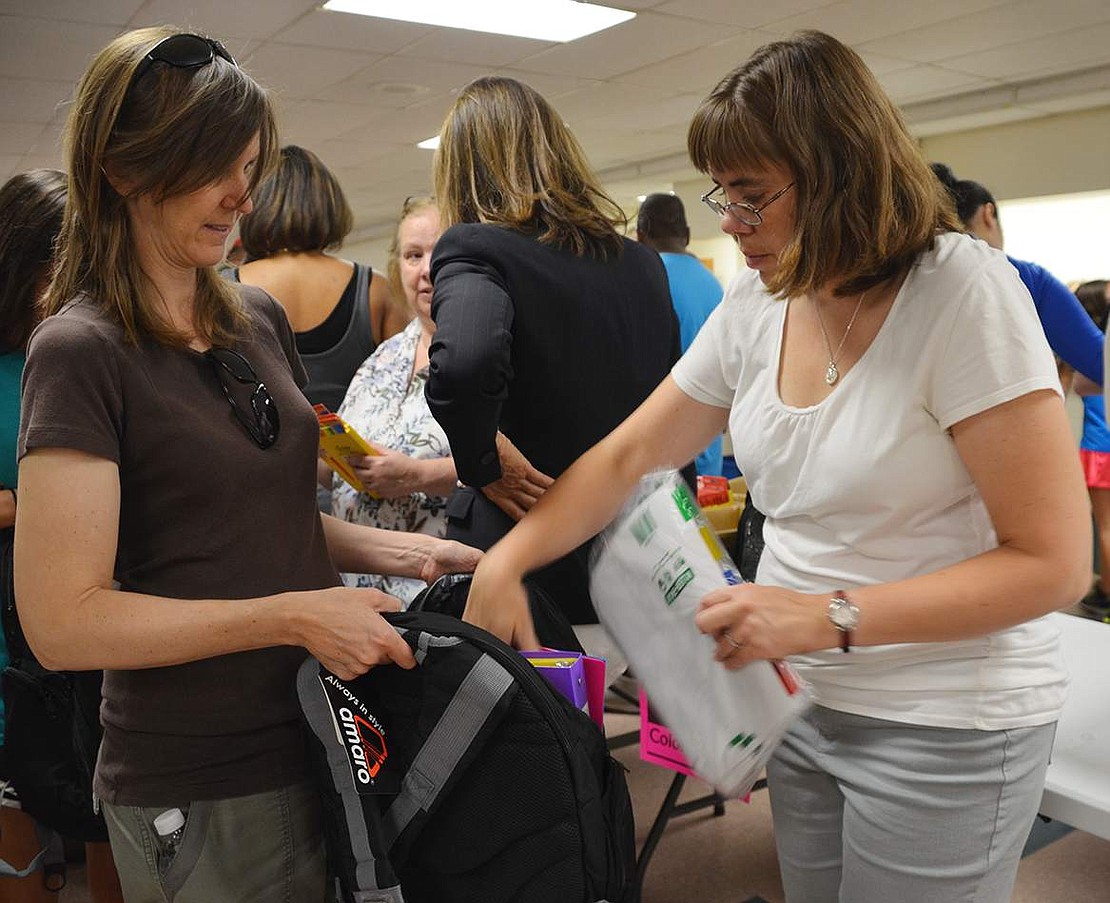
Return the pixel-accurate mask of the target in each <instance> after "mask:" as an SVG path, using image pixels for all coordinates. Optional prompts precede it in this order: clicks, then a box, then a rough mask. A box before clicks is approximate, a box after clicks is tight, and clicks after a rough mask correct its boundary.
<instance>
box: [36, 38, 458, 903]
mask: <svg viewBox="0 0 1110 903" xmlns="http://www.w3.org/2000/svg"><path fill="white" fill-rule="evenodd" d="M67 144H68V156H69V160H68V169H69V173H70V194H69V201H68V203H67V207H66V215H65V223H64V226H63V231H62V235H61V238H60V244H59V250H58V254H59V262H58V270H57V273H56V275H55V279H54V281H53V284H52V285H51V288H50V291H49V294H48V298H47V310H48V312H49V313H50V314H52V316H50V317H48V318H47V319H46V320H45V321H44V322H43V324H42V325H41V326H40V327H39V328H38V329H37V331H36V332H35V334H34V336H33V337H32V340H31V343H30V348H29V351H28V359H27V367H26V374H25V382H24V386H25V389H24V408H23V416H22V424H21V430H20V446H19V454H20V456H21V464H20V481H19V485H20V501H21V503H22V504H21V505H20V507H19V513H18V517H19V520H18V535H19V538H20V542H19V548H18V550H17V555H16V584H17V593H18V597H19V600H20V615H21V617H22V619H23V623H24V628H25V631H26V634H27V637H28V639H29V641H30V643H31V645H32V646H33V647H34V650H35V652H36V654H37V655H38V656H39V657H40V659H41V660H42V662H43V663H44V664H45V665H46V666H48V667H51V668H58V669H68V670H81V669H93V668H103V669H105V684H104V701H103V705H102V710H101V720H102V722H103V725H104V741H103V745H102V747H101V752H100V757H99V761H98V766H97V773H96V778H95V784H94V786H95V791H96V793H97V794H98V795H99V797H100V799H101V800H102V802H103V803H104V810H105V814H106V818H107V821H108V825H109V831H110V834H111V840H112V847H113V852H114V853H115V856H116V860H117V864H118V866H119V870H120V876H121V881H122V883H123V888H124V892H125V894H126V896H127V899H128V900H129V901H134V900H161V899H163V897H164V896H166V895H168V896H170V897H171V898H172V897H174V894H176V899H177V900H178V901H193V900H196V901H201V900H204V901H209V900H237V901H242V900H270V899H295V900H298V901H301V900H305V901H311V900H322V899H323V898H324V893H325V875H324V860H323V851H322V839H321V833H320V825H319V813H318V809H317V807H318V800H317V799H316V797H315V795H314V794H313V793H312V791H311V789H310V788H309V787H308V785H307V783H306V774H305V768H304V762H303V760H302V738H301V734H300V729H299V715H298V711H297V706H296V700H295V695H294V694H295V689H294V674H295V670H296V668H297V666H298V664H299V662H300V661H301V660H302V659H303V658H304V656H305V650H307V651H308V652H309V653H311V654H313V655H314V656H316V657H317V658H318V659H319V660H320V661H321V662H322V663H323V664H324V665H325V666H326V667H328V668H329V669H331V670H332V671H334V672H335V673H336V674H338V675H339V676H341V677H353V676H354V675H356V674H359V673H362V672H364V671H365V670H367V669H368V668H370V667H372V666H373V665H375V664H378V663H382V662H388V661H392V662H396V663H397V664H400V665H402V666H405V667H411V666H412V664H413V660H412V656H411V654H410V651H409V649H408V647H407V645H406V644H405V643H404V642H403V641H401V640H400V638H399V636H398V635H397V634H396V633H395V632H394V631H393V630H392V629H391V628H390V627H389V625H388V624H387V623H386V622H385V621H384V620H383V619H382V618H381V616H380V615H379V614H378V611H380V610H384V609H390V608H395V607H397V603H396V600H394V599H392V598H391V597H389V596H386V595H384V594H382V593H379V592H377V591H375V590H370V589H358V590H356V589H347V588H343V587H341V586H339V585H338V584H339V580H338V576H337V573H336V568H340V569H342V570H348V571H360V572H370V573H375V572H392V573H396V574H400V575H407V576H415V577H420V578H422V579H425V580H432V579H435V578H436V577H437V576H438V575H440V574H442V573H446V572H450V571H469V570H472V569H473V568H474V565H475V564H476V562H477V559H478V553H477V552H475V551H474V550H472V549H469V548H467V547H465V546H462V545H459V544H457V543H448V542H445V541H443V540H438V539H434V538H432V537H428V536H417V535H413V534H406V533H396V532H391V531H378V530H373V529H370V528H365V527H359V526H357V525H354V524H346V523H342V522H339V521H336V520H334V519H332V518H330V517H323V518H321V516H320V515H319V513H318V512H317V509H316V500H315V493H314V484H315V474H316V463H315V462H316V451H317V435H318V430H317V423H316V418H315V415H314V413H313V411H312V408H311V406H310V405H309V403H308V402H307V401H306V400H305V398H304V396H303V395H302V393H301V390H300V389H301V386H302V385H303V384H304V381H305V373H304V370H303V368H302V367H301V365H300V362H299V359H298V357H297V353H296V350H295V347H294V339H293V333H292V330H291V329H290V327H289V324H288V321H287V320H286V317H285V314H284V312H283V311H282V309H281V307H280V306H279V305H278V304H277V303H276V302H275V301H274V300H273V298H271V297H270V296H269V295H267V294H266V293H265V292H264V291H262V290H261V289H254V288H246V287H243V288H242V289H240V288H238V287H235V286H232V285H231V284H229V283H227V282H224V281H223V280H222V279H220V278H219V276H218V275H217V273H216V270H215V266H216V264H218V263H219V262H220V261H221V259H222V258H223V252H224V243H225V241H226V240H227V238H228V236H229V234H230V232H231V230H232V228H233V227H234V225H235V223H236V221H237V220H238V218H239V217H240V216H241V215H242V214H243V213H245V212H248V211H249V210H250V209H251V201H250V193H251V190H252V189H253V188H254V186H255V185H256V184H257V182H258V180H259V178H260V177H261V176H262V175H264V174H265V172H266V171H267V170H268V169H269V168H270V166H271V165H272V160H273V157H274V155H275V153H276V131H275V127H274V120H273V113H272V110H271V107H270V103H269V100H268V98H267V96H266V94H265V92H264V91H263V90H262V89H261V88H259V86H258V85H257V84H256V83H255V82H254V81H253V80H251V78H250V77H249V76H247V75H246V74H245V73H244V72H243V71H242V70H241V69H240V68H238V66H237V65H236V64H235V62H234V61H233V60H232V58H231V56H230V55H229V54H228V53H227V51H226V50H225V49H224V48H223V46H222V45H221V44H219V43H218V42H216V41H213V40H211V39H209V38H206V37H201V36H198V35H189V34H179V33H176V32H175V31H174V30H173V29H169V28H164V27H163V28H152V29H143V30H140V31H135V32H130V33H127V34H124V35H121V36H120V37H118V38H117V39H115V40H114V41H113V42H112V43H111V44H109V45H108V46H107V47H106V48H105V49H104V50H103V51H101V52H100V53H99V54H98V55H97V57H96V58H95V59H94V60H93V62H92V64H91V66H90V68H89V71H88V73H87V74H86V76H85V78H84V80H83V81H82V83H81V85H80V87H79V90H78V95H77V99H76V101H75V103H74V106H73V109H72V111H71V116H70V122H69V136H68V142H67ZM173 808H177V809H181V810H183V811H184V812H185V813H186V815H187V818H186V821H185V824H184V827H183V829H182V834H181V835H180V836H177V835H174V836H173V838H172V842H170V843H166V842H163V841H162V840H160V839H155V835H156V833H157V832H156V831H155V829H154V819H155V818H156V817H157V816H159V815H161V814H163V813H164V812H165V811H167V810H170V809H173ZM151 849H153V850H154V855H153V856H151V855H150V853H149V850H151ZM230 862H234V868H228V863H230Z"/></svg>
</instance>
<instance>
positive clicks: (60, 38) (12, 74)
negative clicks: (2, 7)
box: [0, 16, 119, 82]
mask: <svg viewBox="0 0 1110 903" xmlns="http://www.w3.org/2000/svg"><path fill="white" fill-rule="evenodd" d="M117 34H119V29H118V28H117V27H115V26H114V25H87V24H78V23H76V22H58V21H52V20H50V19H22V18H10V17H7V16H0V77H6V78H41V79H58V80H63V81H64V80H70V81H74V82H75V81H77V80H78V79H79V78H80V77H81V76H82V75H83V74H84V72H85V68H86V67H87V66H88V64H89V62H90V61H91V60H92V58H93V56H94V55H95V54H96V53H97V52H98V51H100V49H101V48H102V47H104V45H105V44H107V43H108V42H109V41H111V40H112V39H113V38H114V37H115V36H116V35H117Z"/></svg>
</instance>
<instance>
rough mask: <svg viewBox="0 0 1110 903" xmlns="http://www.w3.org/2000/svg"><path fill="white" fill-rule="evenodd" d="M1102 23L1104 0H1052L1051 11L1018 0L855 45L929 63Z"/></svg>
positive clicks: (1109, 15) (1107, 6)
mask: <svg viewBox="0 0 1110 903" xmlns="http://www.w3.org/2000/svg"><path fill="white" fill-rule="evenodd" d="M1105 22H1110V3H1107V2H1106V0H1053V3H1052V14H1051V15H1046V14H1045V4H1044V0H1024V2H1021V3H1012V4H1010V5H1008V6H1006V7H1005V8H1004V9H998V10H993V9H988V10H983V11H981V12H977V13H972V14H971V15H964V16H961V17H959V18H957V19H948V20H947V21H944V22H938V23H937V24H934V25H928V26H925V27H923V28H915V29H913V30H912V31H905V32H902V33H901V34H896V35H890V36H888V37H885V38H882V39H881V40H876V41H872V42H869V43H865V44H863V45H862V46H861V47H860V48H858V49H861V50H875V51H877V52H880V53H885V54H887V55H889V56H894V57H899V58H901V59H908V60H914V61H915V62H920V63H935V62H938V61H941V60H950V59H955V58H958V57H962V56H966V55H968V54H973V53H980V52H982V51H986V50H990V49H992V48H998V47H1003V46H1005V45H1007V44H1015V43H1018V42H1021V41H1035V40H1039V39H1041V38H1044V37H1046V36H1048V35H1051V34H1055V33H1059V32H1063V31H1068V30H1070V29H1074V28H1076V27H1078V26H1084V27H1086V26H1092V25H1098V24H1100V23H1105ZM1031 62H1035V60H1031Z"/></svg>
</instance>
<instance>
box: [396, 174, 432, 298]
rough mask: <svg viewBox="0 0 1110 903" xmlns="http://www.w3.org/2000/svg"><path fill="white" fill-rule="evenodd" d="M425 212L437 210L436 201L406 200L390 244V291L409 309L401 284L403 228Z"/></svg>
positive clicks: (427, 199) (428, 198)
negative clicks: (415, 216) (418, 214)
mask: <svg viewBox="0 0 1110 903" xmlns="http://www.w3.org/2000/svg"><path fill="white" fill-rule="evenodd" d="M425 210H437V212H438V205H437V204H436V199H435V198H433V197H428V196H427V195H414V196H413V197H410V198H405V203H404V204H403V205H402V206H401V216H400V218H399V219H398V220H397V228H396V229H394V230H393V240H392V241H390V243H389V261H388V263H387V264H386V273H387V274H388V276H389V291H390V294H391V296H392V297H393V300H394V302H395V303H401V302H402V301H403V302H404V303H405V307H406V309H407V308H408V307H409V304H408V298H406V297H405V287H404V286H403V285H402V284H401V226H402V225H404V222H405V220H407V219H408V218H409V217H410V216H414V215H415V214H417V213H422V212H423V211H425Z"/></svg>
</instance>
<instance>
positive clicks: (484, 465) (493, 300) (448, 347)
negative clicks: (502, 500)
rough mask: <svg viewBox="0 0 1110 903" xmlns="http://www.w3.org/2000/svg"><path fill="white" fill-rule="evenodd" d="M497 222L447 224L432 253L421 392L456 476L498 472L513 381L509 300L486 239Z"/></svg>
mask: <svg viewBox="0 0 1110 903" xmlns="http://www.w3.org/2000/svg"><path fill="white" fill-rule="evenodd" d="M493 228H496V227H490V226H473V225H461V226H454V227H452V228H451V229H448V230H447V232H445V233H444V234H443V236H442V237H441V238H440V239H439V241H438V242H437V244H436V248H435V252H434V254H433V255H432V270H431V275H432V283H433V285H434V286H435V289H434V294H433V297H432V319H433V320H435V324H436V331H435V335H434V336H433V337H432V344H431V347H430V349H429V353H428V381H427V384H426V386H425V389H424V395H425V398H426V399H427V402H428V407H429V409H430V410H431V412H432V416H433V417H435V419H436V420H437V421H438V422H439V424H440V426H442V427H443V431H444V433H446V435H447V439H448V442H449V443H450V445H451V454H452V456H453V457H454V459H455V467H456V469H457V471H458V474H459V480H460V481H461V482H463V483H464V484H466V485H468V486H485V485H486V484H487V483H491V482H493V481H494V480H496V479H498V478H499V477H500V476H501V464H500V461H499V460H498V457H497V445H496V439H497V428H498V424H499V422H500V417H501V406H502V404H503V403H504V401H505V398H506V397H507V396H508V391H509V383H510V382H511V381H512V378H513V370H512V358H511V356H512V343H513V334H512V326H513V302H512V298H511V297H510V295H509V290H508V285H507V282H506V279H505V277H504V274H503V272H502V271H501V268H500V266H501V264H500V263H499V262H498V255H497V254H496V253H495V252H494V250H493V248H492V244H493V243H494V242H492V241H490V240H489V239H495V238H496V236H495V235H494V236H489V235H485V234H484V233H485V232H488V231H489V230H490V229H493Z"/></svg>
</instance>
